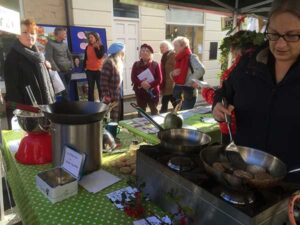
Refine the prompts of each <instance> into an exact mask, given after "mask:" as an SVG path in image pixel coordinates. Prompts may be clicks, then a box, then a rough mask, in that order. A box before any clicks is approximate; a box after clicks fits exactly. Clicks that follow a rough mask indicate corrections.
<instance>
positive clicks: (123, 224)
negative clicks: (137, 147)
mask: <svg viewBox="0 0 300 225" xmlns="http://www.w3.org/2000/svg"><path fill="white" fill-rule="evenodd" d="M22 135H23V133H22V132H16V131H2V139H3V147H4V148H3V153H4V158H5V162H6V167H7V178H8V182H9V184H10V187H11V189H12V193H13V197H14V200H15V202H16V205H17V208H18V212H19V214H20V216H21V218H22V222H23V224H24V225H35V224H41V225H69V224H70V225H106V224H107V225H127V224H128V225H129V224H130V225H131V224H133V221H134V219H132V218H130V217H128V216H127V215H126V214H125V213H124V212H123V211H120V210H118V209H116V207H115V206H114V205H113V204H112V203H111V202H110V201H109V200H108V198H107V197H106V196H105V195H106V194H108V193H110V192H112V191H116V190H118V189H120V188H123V187H126V186H128V185H127V183H126V179H122V180H121V181H120V182H118V183H116V184H114V185H112V186H110V187H108V188H106V189H104V190H103V191H101V192H98V193H96V194H91V193H89V192H87V191H86V190H85V189H83V188H82V187H80V186H79V190H78V194H77V195H76V196H74V197H71V198H69V199H66V200H64V201H62V202H58V203H56V204H52V203H51V202H50V201H49V200H48V199H47V198H46V197H45V196H44V195H43V194H42V193H41V192H40V191H39V190H38V189H37V187H36V185H35V175H36V174H37V173H39V172H40V171H44V170H47V169H50V168H51V167H52V166H51V165H50V164H47V165H41V166H28V165H22V164H19V163H17V162H16V160H15V157H14V153H12V152H11V151H10V150H9V148H8V143H9V142H10V141H13V140H18V139H20V138H22ZM122 135H123V136H122ZM120 136H121V137H120V139H121V140H122V139H123V140H124V141H125V142H126V141H127V142H128V145H129V144H130V142H131V140H132V139H134V137H133V136H132V135H131V136H130V134H124V133H123V134H120ZM121 142H122V141H121ZM116 157H117V156H116V155H109V156H104V157H103V161H104V162H105V163H109V161H110V159H115V158H116ZM146 210H147V214H148V215H149V216H150V215H153V213H155V214H157V215H160V216H163V215H164V213H163V212H162V211H161V210H160V209H159V208H158V207H156V206H154V205H153V204H152V203H151V202H149V203H147V206H146Z"/></svg>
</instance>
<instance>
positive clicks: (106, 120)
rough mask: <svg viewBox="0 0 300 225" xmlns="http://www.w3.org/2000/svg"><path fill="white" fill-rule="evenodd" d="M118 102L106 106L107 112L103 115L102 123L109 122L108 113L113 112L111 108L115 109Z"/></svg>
mask: <svg viewBox="0 0 300 225" xmlns="http://www.w3.org/2000/svg"><path fill="white" fill-rule="evenodd" d="M118 104H119V103H118V102H116V101H114V102H111V103H109V104H108V110H107V112H106V113H105V115H104V123H108V122H109V121H110V113H111V111H112V110H113V108H115V107H116V106H118Z"/></svg>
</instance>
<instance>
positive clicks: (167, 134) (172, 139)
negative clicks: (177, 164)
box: [131, 103, 211, 154]
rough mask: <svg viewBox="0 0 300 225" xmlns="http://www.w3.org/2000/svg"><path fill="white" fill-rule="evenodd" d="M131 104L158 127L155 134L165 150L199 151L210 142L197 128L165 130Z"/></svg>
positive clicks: (179, 151)
mask: <svg viewBox="0 0 300 225" xmlns="http://www.w3.org/2000/svg"><path fill="white" fill-rule="evenodd" d="M131 106H132V107H133V108H135V109H136V110H137V111H138V112H139V113H140V114H141V115H142V116H143V117H144V118H145V119H147V120H148V121H149V122H151V123H152V124H153V125H154V126H155V127H157V128H158V129H159V132H158V135H157V136H158V138H159V139H160V144H161V146H162V147H163V148H164V150H165V151H167V152H170V153H177V154H186V153H191V152H199V151H200V150H201V149H202V148H203V147H205V146H207V145H208V144H209V143H210V142H211V137H210V136H208V135H207V134H205V133H202V132H200V131H197V130H191V129H184V128H181V129H167V130H165V129H164V128H162V127H161V126H160V125H159V124H158V123H156V122H155V121H154V120H153V119H152V117H151V116H149V115H148V114H147V113H146V112H145V111H144V110H143V109H141V108H140V107H138V106H137V105H136V104H135V103H131Z"/></svg>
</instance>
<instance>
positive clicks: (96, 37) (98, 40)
mask: <svg viewBox="0 0 300 225" xmlns="http://www.w3.org/2000/svg"><path fill="white" fill-rule="evenodd" d="M90 35H93V36H94V37H95V39H96V41H97V42H99V43H100V44H102V42H101V39H100V36H99V34H98V33H96V32H90V33H89V34H88V37H89V36H90Z"/></svg>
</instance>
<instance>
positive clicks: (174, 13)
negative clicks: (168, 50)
mask: <svg viewBox="0 0 300 225" xmlns="http://www.w3.org/2000/svg"><path fill="white" fill-rule="evenodd" d="M166 16H167V18H166V19H167V23H169V24H182V25H183V24H186V25H203V24H204V13H203V12H199V11H193V10H185V9H176V8H170V9H168V10H167V11H166Z"/></svg>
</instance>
